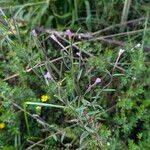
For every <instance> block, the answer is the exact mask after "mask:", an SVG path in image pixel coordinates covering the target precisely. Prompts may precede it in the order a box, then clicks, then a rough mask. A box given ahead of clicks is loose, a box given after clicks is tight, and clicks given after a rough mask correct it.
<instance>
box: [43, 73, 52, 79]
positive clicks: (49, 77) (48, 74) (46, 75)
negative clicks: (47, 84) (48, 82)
mask: <svg viewBox="0 0 150 150" xmlns="http://www.w3.org/2000/svg"><path fill="white" fill-rule="evenodd" d="M44 78H45V79H52V76H51V75H50V73H49V72H47V73H46V74H45V75H44Z"/></svg>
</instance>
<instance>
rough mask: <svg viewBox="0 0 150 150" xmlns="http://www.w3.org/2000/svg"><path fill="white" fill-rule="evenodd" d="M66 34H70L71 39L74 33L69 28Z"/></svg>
mask: <svg viewBox="0 0 150 150" xmlns="http://www.w3.org/2000/svg"><path fill="white" fill-rule="evenodd" d="M66 35H67V36H68V38H69V40H71V38H72V36H73V34H72V32H71V31H70V30H69V29H68V30H66Z"/></svg>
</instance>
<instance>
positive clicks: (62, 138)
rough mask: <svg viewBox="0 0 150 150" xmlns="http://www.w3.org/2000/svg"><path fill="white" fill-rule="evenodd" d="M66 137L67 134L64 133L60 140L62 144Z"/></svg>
mask: <svg viewBox="0 0 150 150" xmlns="http://www.w3.org/2000/svg"><path fill="white" fill-rule="evenodd" d="M65 135H66V132H63V134H62V136H61V139H60V141H61V142H63V140H64V137H65Z"/></svg>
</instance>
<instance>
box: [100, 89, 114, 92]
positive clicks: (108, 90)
mask: <svg viewBox="0 0 150 150" xmlns="http://www.w3.org/2000/svg"><path fill="white" fill-rule="evenodd" d="M103 91H105V92H114V91H116V90H115V89H104V90H103Z"/></svg>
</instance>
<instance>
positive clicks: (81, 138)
mask: <svg viewBox="0 0 150 150" xmlns="http://www.w3.org/2000/svg"><path fill="white" fill-rule="evenodd" d="M88 135H89V133H88V132H87V131H84V132H83V133H82V134H81V136H80V142H79V143H80V145H81V144H82V142H83V140H84V139H85V138H86V137H87V136H88Z"/></svg>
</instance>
